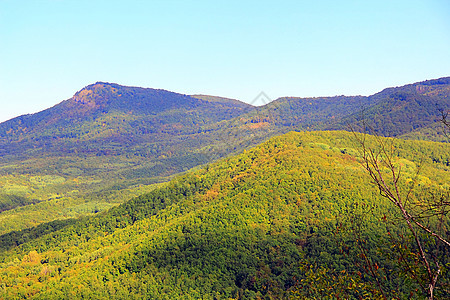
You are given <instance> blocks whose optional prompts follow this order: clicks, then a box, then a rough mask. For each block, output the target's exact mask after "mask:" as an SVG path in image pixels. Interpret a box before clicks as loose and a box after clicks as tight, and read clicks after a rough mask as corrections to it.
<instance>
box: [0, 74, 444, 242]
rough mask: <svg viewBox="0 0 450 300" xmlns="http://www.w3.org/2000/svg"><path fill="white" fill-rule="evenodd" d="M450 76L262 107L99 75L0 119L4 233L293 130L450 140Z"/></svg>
mask: <svg viewBox="0 0 450 300" xmlns="http://www.w3.org/2000/svg"><path fill="white" fill-rule="evenodd" d="M449 82H450V79H449V78H441V79H436V80H430V81H425V82H420V83H415V84H411V85H406V86H403V87H397V88H389V89H385V90H383V91H382V92H380V93H377V94H375V95H373V96H370V97H363V96H354V97H348V96H337V97H322V98H295V97H286V98H280V99H278V100H276V101H273V102H271V103H269V104H267V105H265V106H262V107H253V106H251V105H248V104H245V103H242V102H240V101H237V100H233V99H227V98H222V97H216V96H207V95H193V96H188V95H182V94H177V93H173V92H169V91H165V90H155V89H146V88H137V87H126V86H121V85H118V84H113V83H104V82H97V83H95V84H92V85H89V86H87V87H85V88H83V89H82V90H80V91H79V92H77V93H76V94H75V95H74V96H73V97H72V98H71V99H68V100H66V101H63V102H61V103H60V104H58V105H56V106H54V107H52V108H49V109H47V110H44V111H42V112H40V113H37V114H33V115H25V116H21V117H18V118H15V119H12V120H9V121H7V122H4V123H1V124H0V219H1V220H2V222H1V223H0V234H2V233H7V232H10V231H13V230H20V229H24V228H32V227H33V226H36V225H39V224H42V223H45V222H49V221H53V220H62V219H70V218H74V217H79V216H84V215H90V214H95V213H98V212H100V211H104V210H106V209H108V208H110V207H113V206H116V205H118V204H120V203H122V202H123V201H125V200H127V199H129V198H131V197H134V196H138V195H140V194H142V193H145V192H148V191H150V190H152V189H153V188H154V187H155V184H160V183H162V182H166V181H168V180H170V179H171V178H172V177H173V176H175V175H176V174H180V173H182V172H186V171H188V170H190V169H192V168H194V167H197V166H200V165H203V164H206V163H209V162H212V161H214V160H216V159H219V158H221V157H225V156H227V155H230V154H232V153H239V152H241V151H242V150H243V149H247V148H248V147H252V146H255V145H257V144H259V143H262V142H264V141H266V140H267V139H269V138H271V137H273V136H277V135H280V134H283V133H286V132H289V131H291V130H297V131H300V130H305V131H312V130H335V129H340V130H349V129H350V128H353V130H355V131H364V129H367V127H370V128H371V129H370V130H369V132H374V133H378V134H380V135H382V136H398V137H401V138H407V139H419V140H434V141H447V139H446V138H445V136H444V135H443V134H442V128H441V126H440V125H439V124H440V123H438V122H436V121H437V119H438V118H439V117H440V116H441V110H442V111H448V109H449V103H450V98H449V97H450V84H449Z"/></svg>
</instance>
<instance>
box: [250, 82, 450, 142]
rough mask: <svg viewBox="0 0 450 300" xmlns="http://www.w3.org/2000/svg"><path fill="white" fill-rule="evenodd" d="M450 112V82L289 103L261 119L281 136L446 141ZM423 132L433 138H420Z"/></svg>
mask: <svg viewBox="0 0 450 300" xmlns="http://www.w3.org/2000/svg"><path fill="white" fill-rule="evenodd" d="M449 109H450V77H445V78H440V79H435V80H428V81H424V82H418V83H414V84H409V85H405V86H402V87H395V88H387V89H385V90H383V91H381V92H379V93H377V94H374V95H372V96H369V97H363V96H336V97H319V98H296V97H284V98H280V99H277V100H275V101H273V102H271V103H269V104H268V105H266V107H264V108H261V110H260V113H259V118H260V119H262V120H264V122H267V123H268V125H272V128H273V129H274V130H277V131H279V132H288V131H290V130H350V129H353V130H355V131H364V130H369V132H372V133H375V134H378V135H382V136H394V137H402V136H404V137H408V136H415V138H419V139H428V140H434V141H446V139H445V137H444V136H443V134H442V130H441V129H440V128H439V126H436V122H437V120H439V118H440V117H441V111H449ZM252 113H253V112H250V113H248V114H250V115H251V114H252ZM275 128H276V129H275ZM369 128H371V129H369ZM421 131H423V132H427V133H426V134H425V135H420V134H419V133H420V132H421ZM413 133H414V134H413Z"/></svg>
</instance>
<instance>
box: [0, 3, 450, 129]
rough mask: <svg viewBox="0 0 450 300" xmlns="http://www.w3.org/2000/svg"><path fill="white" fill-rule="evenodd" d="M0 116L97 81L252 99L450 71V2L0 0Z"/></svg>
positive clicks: (354, 88) (363, 91) (360, 90)
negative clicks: (261, 96)
mask: <svg viewBox="0 0 450 300" xmlns="http://www.w3.org/2000/svg"><path fill="white" fill-rule="evenodd" d="M0 45H1V46H0V105H1V106H0V122H1V121H4V120H7V119H9V118H12V117H15V116H18V115H21V114H25V113H33V112H36V111H40V110H43V109H45V108H48V107H50V106H53V105H55V104H57V103H59V102H61V101H62V100H65V99H68V98H70V97H71V96H72V95H73V94H74V93H75V92H76V91H78V90H80V89H81V88H83V87H84V86H86V85H89V84H91V83H94V82H96V81H107V82H115V83H119V84H124V85H132V86H142V87H152V88H162V89H167V90H171V91H175V92H180V93H185V94H195V93H203V94H212V95H219V96H225V97H230V98H236V99H240V100H242V101H246V102H250V101H252V100H253V99H254V97H255V96H257V95H258V94H259V93H260V92H261V91H264V92H265V93H266V94H267V95H268V96H269V97H271V98H273V99H274V98H278V97H281V96H299V97H308V96H334V95H370V94H373V93H376V92H378V91H380V90H381V89H383V88H385V87H389V86H399V85H404V84H407V83H413V82H417V81H422V80H426V79H432V78H438V77H444V76H450V1H446V0H441V1H438V0H423V1H415V0H407V1H395V0H389V1H382V0H378V1H362V0H361V1H345V0H344V1H335V0H334V1H320V0H318V1H301V0H298V1H132V0H129V1H113V0H109V1H94V0H91V1H83V0H73V1H63V0H47V1H43V0H42V1H39V0H35V1H25V0H22V1H16V0H0Z"/></svg>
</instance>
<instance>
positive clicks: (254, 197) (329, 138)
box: [0, 131, 450, 299]
mask: <svg viewBox="0 0 450 300" xmlns="http://www.w3.org/2000/svg"><path fill="white" fill-rule="evenodd" d="M366 140H367V142H368V143H374V142H375V138H374V137H371V136H366ZM385 141H388V140H387V139H386V140H385ZM394 146H395V151H396V155H395V159H396V163H398V164H401V165H402V166H403V167H402V177H401V180H400V181H399V184H401V186H404V189H403V188H402V189H401V191H400V192H401V193H409V194H411V195H418V196H420V195H427V197H438V196H440V195H441V193H443V192H444V193H445V191H448V182H449V175H448V172H449V171H450V169H449V164H448V162H449V161H450V156H449V155H450V144H448V143H436V142H427V141H407V140H395V144H394ZM357 147H358V146H357V143H356V142H355V136H354V135H353V134H352V133H349V132H343V131H326V132H325V131H317V132H290V133H288V134H286V135H282V136H278V137H274V138H272V139H270V140H268V141H266V142H265V143H263V144H261V145H259V146H257V147H254V148H251V149H247V150H246V151H244V152H242V153H241V154H239V155H235V156H231V157H228V158H226V159H221V160H219V161H217V162H215V163H212V164H209V165H207V166H205V167H203V168H201V169H198V170H194V171H191V172H188V173H186V174H184V175H181V176H178V177H177V178H175V179H173V180H172V181H170V182H169V183H167V184H165V185H164V186H161V187H159V188H156V189H155V190H153V191H151V192H150V193H147V194H145V195H141V196H139V197H137V198H134V199H131V200H130V201H127V202H126V203H123V204H121V205H119V206H117V207H114V208H111V209H110V210H109V211H105V212H102V213H99V214H97V215H95V216H91V217H85V218H82V219H79V220H76V221H71V222H68V223H66V224H54V225H55V226H54V227H55V228H54V230H48V228H44V227H43V226H40V227H36V228H35V229H30V230H26V231H23V232H17V233H14V234H7V235H3V236H1V237H0V238H1V239H0V240H1V242H0V245H2V247H1V248H2V249H1V250H0V282H1V284H2V285H1V288H0V298H4V299H16V298H32V299H79V298H95V299H102V298H105V299H124V298H126V299H142V298H147V299H200V298H202V299H231V298H234V299H286V298H293V299H295V298H299V299H314V298H315V299H327V298H331V295H333V297H336V298H341V299H360V298H371V299H378V298H381V297H382V296H381V294H380V292H379V289H378V284H381V285H382V286H383V289H384V291H385V292H386V293H387V294H388V295H394V294H395V295H396V296H397V297H399V298H401V299H403V298H405V299H406V298H414V299H418V298H420V297H421V295H422V294H421V288H420V286H418V285H417V284H415V283H414V282H411V281H409V280H408V279H407V278H405V277H404V276H402V274H403V273H402V272H403V269H402V268H401V267H400V266H399V265H398V263H397V261H398V260H399V259H404V260H406V259H412V260H413V261H414V257H409V256H408V257H406V258H405V257H397V254H398V253H396V252H395V250H394V249H393V248H392V247H391V246H390V245H391V244H390V243H389V242H390V239H391V238H394V237H398V238H403V234H404V233H405V228H403V227H402V226H401V225H399V224H398V223H397V222H395V221H394V222H389V221H383V218H382V216H384V219H385V220H386V219H387V220H396V219H395V218H396V216H397V215H396V214H395V211H394V210H392V208H391V206H390V204H389V202H388V201H387V200H386V199H385V198H383V197H381V196H380V195H379V192H378V190H377V189H376V188H375V186H373V185H372V184H371V179H370V178H369V176H368V175H367V174H366V172H365V171H364V170H363V168H362V167H361V165H360V160H361V156H360V154H359V151H358V148H357ZM419 167H420V176H419V177H418V178H417V179H416V180H418V181H417V183H418V185H417V186H416V188H415V189H413V190H409V187H408V183H409V182H410V181H411V179H412V178H414V177H415V176H416V172H417V170H418V168H419ZM358 220H360V221H358ZM355 222H358V223H355ZM359 222H362V223H359ZM352 224H357V225H359V226H360V227H358V228H359V231H355V229H352V227H351V225H352ZM444 224H446V223H444ZM346 226H349V227H346ZM38 229H39V230H42V231H41V232H38V231H37V230H38ZM356 233H357V235H356ZM447 234H448V232H447ZM359 239H361V240H362V241H364V244H362V245H363V247H366V248H365V249H368V250H367V252H365V253H364V255H362V254H361V252H360V250H359V248H358V247H360V246H361V242H360V240H359ZM20 243H21V244H20ZM17 244H20V245H19V246H16V245H17ZM432 244H433V243H428V244H426V245H425V246H426V247H427V250H426V251H428V247H432ZM404 245H407V247H413V245H412V244H409V243H408V242H406V244H404ZM411 249H413V248H411ZM449 254H450V253H448V251H447V252H444V253H443V255H442V256H439V257H437V258H436V261H439V263H440V264H441V265H442V266H445V265H446V264H448V263H450V262H449V257H450V255H449ZM364 259H369V260H370V261H373V262H376V263H377V264H376V268H377V271H376V272H378V273H379V274H380V276H379V282H377V281H376V280H375V279H374V278H372V277H371V276H370V275H369V272H368V270H365V267H364V266H365V264H364ZM413 267H414V265H413ZM449 278H450V277H448V270H446V269H445V270H443V273H442V274H441V276H440V279H439V281H438V286H437V288H436V297H439V296H441V297H445V293H446V289H448V286H449Z"/></svg>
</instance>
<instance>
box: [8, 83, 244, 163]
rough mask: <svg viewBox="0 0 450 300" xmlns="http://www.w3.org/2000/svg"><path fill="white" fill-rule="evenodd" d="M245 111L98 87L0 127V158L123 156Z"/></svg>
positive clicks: (227, 104) (161, 93) (235, 105)
mask: <svg viewBox="0 0 450 300" xmlns="http://www.w3.org/2000/svg"><path fill="white" fill-rule="evenodd" d="M250 109H251V106H250V105H247V104H245V103H242V102H239V101H231V100H230V101H210V100H202V99H199V98H194V97H191V96H187V95H181V94H177V93H173V92H168V91H165V90H155V89H145V88H137V87H125V86H120V85H117V84H111V83H103V82H97V83H95V84H93V85H89V86H87V87H85V88H83V89H82V90H81V91H79V92H77V93H76V94H75V95H74V96H73V97H72V98H71V99H68V100H66V101H63V102H61V103H60V104H58V105H56V106H54V107H52V108H50V109H47V110H44V111H42V112H40V113H37V114H32V115H25V116H21V117H18V118H15V119H12V120H9V121H6V122H4V123H1V124H0V143H1V145H2V148H0V149H2V153H0V155H2V156H9V155H24V153H25V152H27V151H29V150H30V148H32V149H33V150H32V151H31V153H30V154H29V155H31V154H32V155H42V154H43V153H45V154H46V155H48V154H49V153H56V154H58V155H59V154H60V153H61V152H65V153H68V154H70V153H73V152H74V151H75V150H77V151H78V152H85V153H99V154H100V155H101V153H102V151H112V152H115V151H116V152H117V151H119V152H126V151H127V150H128V149H129V148H130V147H134V146H135V145H137V144H142V143H157V142H161V141H164V140H167V137H168V136H175V135H176V136H180V135H189V134H194V133H197V132H199V131H200V130H201V128H202V127H203V126H205V125H208V124H211V123H215V122H219V121H222V120H227V119H231V118H234V117H236V116H238V115H240V114H242V113H245V112H247V111H249V110H250ZM105 143H113V144H112V145H111V144H109V145H108V146H105V145H104V144H105ZM114 143H120V145H116V147H115V145H114ZM116 148H117V149H116Z"/></svg>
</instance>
